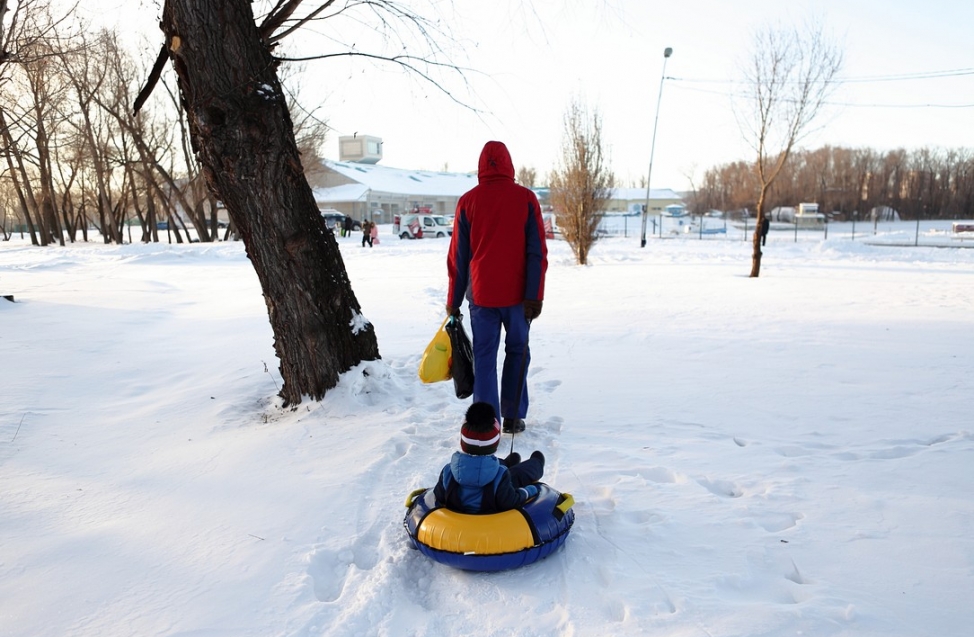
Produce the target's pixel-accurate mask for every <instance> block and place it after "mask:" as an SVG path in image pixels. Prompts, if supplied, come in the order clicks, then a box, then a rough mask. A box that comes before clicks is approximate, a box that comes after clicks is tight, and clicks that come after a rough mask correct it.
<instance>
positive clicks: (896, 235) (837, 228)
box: [598, 215, 974, 246]
mask: <svg viewBox="0 0 974 637" xmlns="http://www.w3.org/2000/svg"><path fill="white" fill-rule="evenodd" d="M754 222H755V220H754V219H741V220H731V219H722V218H719V217H690V216H686V217H665V216H660V215H655V216H650V217H649V218H648V219H647V223H646V237H647V239H680V240H699V241H751V240H752V239H753V237H754ZM972 225H974V221H959V220H933V221H920V220H914V221H878V220H877V221H859V220H852V221H838V222H830V223H826V224H824V226H822V227H820V228H803V227H801V226H798V225H797V224H794V225H792V224H788V225H787V227H786V226H785V225H784V224H781V223H776V224H774V226H773V227H772V229H771V230H770V231H769V232H768V239H767V241H768V242H769V243H780V242H785V241H787V242H794V243H797V242H805V241H825V240H827V239H844V240H849V241H866V242H869V243H884V244H889V245H917V246H920V245H931V246H953V245H961V246H963V245H967V246H970V244H971V243H972V242H971V241H966V242H965V241H963V240H962V239H964V238H967V239H971V238H972V234H974V233H967V232H964V233H959V232H956V231H955V230H954V228H955V227H963V228H967V227H970V226H972ZM598 231H599V234H600V235H601V236H604V237H629V238H632V239H633V240H636V241H638V240H639V239H640V237H641V233H642V217H641V216H639V215H605V216H604V217H603V218H602V221H601V222H600V223H599V228H598Z"/></svg>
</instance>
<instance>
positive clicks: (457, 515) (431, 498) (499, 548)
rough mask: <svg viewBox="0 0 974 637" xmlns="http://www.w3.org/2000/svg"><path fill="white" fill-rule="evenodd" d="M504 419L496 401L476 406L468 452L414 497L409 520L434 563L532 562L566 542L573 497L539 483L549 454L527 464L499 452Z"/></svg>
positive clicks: (416, 541)
mask: <svg viewBox="0 0 974 637" xmlns="http://www.w3.org/2000/svg"><path fill="white" fill-rule="evenodd" d="M500 438H501V427H500V423H498V422H497V418H496V415H495V414H494V408H493V407H492V406H491V405H490V404H488V403H474V404H473V405H471V406H470V409H468V410H467V414H466V418H465V420H464V423H463V426H462V427H461V429H460V451H458V452H455V453H454V454H453V457H452V458H451V460H450V463H449V464H448V465H446V466H445V467H443V470H442V471H441V472H440V477H439V480H438V481H437V483H436V486H435V487H434V488H433V489H418V490H416V491H414V492H413V493H411V494H410V496H409V498H408V499H407V501H406V507H407V508H408V509H409V512H408V513H407V514H406V519H405V521H404V525H405V527H406V531H407V532H408V533H409V537H410V539H411V540H412V542H413V545H414V546H415V547H416V548H418V549H420V551H422V552H423V553H424V554H425V555H427V556H429V557H431V558H433V559H434V560H436V561H438V562H441V563H443V564H447V565H449V566H454V567H457V568H462V569H466V570H482V571H496V570H503V569H508V568H514V567H516V566H522V565H524V564H529V563H531V562H534V561H536V560H538V559H541V558H542V557H545V556H547V555H548V554H549V553H551V552H552V551H554V550H555V549H557V548H558V547H559V546H561V545H562V544H563V543H564V541H565V539H566V537H567V535H568V531H569V530H570V529H571V526H572V523H573V522H574V520H575V514H574V511H572V510H571V506H572V504H573V500H572V497H571V495H568V494H561V493H558V492H557V491H555V490H554V489H551V488H550V487H549V486H548V485H546V484H543V483H539V482H538V480H540V479H541V477H542V475H543V474H544V455H542V454H541V452H540V451H535V452H534V453H532V454H531V457H530V458H529V459H528V460H525V461H524V462H521V459H520V455H519V454H517V453H512V454H511V455H510V456H508V457H507V458H505V459H504V460H503V461H502V460H498V459H497V458H496V457H495V456H494V455H493V454H494V452H495V451H497V445H498V443H499V442H500Z"/></svg>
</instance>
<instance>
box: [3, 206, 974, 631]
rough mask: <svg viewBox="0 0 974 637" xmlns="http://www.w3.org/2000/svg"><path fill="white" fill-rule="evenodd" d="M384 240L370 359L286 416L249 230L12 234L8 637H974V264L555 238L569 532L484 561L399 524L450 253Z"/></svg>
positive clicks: (551, 372)
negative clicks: (492, 568) (239, 239)
mask: <svg viewBox="0 0 974 637" xmlns="http://www.w3.org/2000/svg"><path fill="white" fill-rule="evenodd" d="M384 230H385V231H386V232H384V234H383V235H382V241H381V243H380V244H379V245H377V246H376V247H375V248H373V249H371V250H370V249H367V248H361V247H360V245H359V237H358V236H357V235H353V236H352V237H351V238H348V239H340V240H339V241H340V243H341V247H342V252H343V256H344V258H345V262H346V265H347V268H348V271H349V275H350V277H351V280H352V283H353V287H354V289H355V292H356V294H357V295H358V298H359V300H360V302H361V304H362V307H363V310H364V312H365V314H366V316H367V317H368V318H369V319H370V320H371V321H372V322H373V323H374V325H375V327H376V333H377V334H378V338H379V347H380V351H381V353H382V360H381V361H377V362H372V363H365V364H363V365H361V366H360V367H359V368H356V369H354V370H352V371H350V372H348V373H347V374H346V375H345V376H344V377H343V378H342V381H341V384H340V385H339V386H338V387H337V388H335V389H334V390H333V391H331V392H330V393H329V394H328V395H327V397H326V399H325V400H324V401H322V402H321V403H316V402H305V403H303V404H301V405H300V407H299V408H298V409H297V410H295V411H282V410H280V409H279V408H278V406H277V405H278V401H277V399H276V398H275V395H276V392H277V390H278V387H279V386H280V378H279V375H278V371H277V360H276V358H275V357H274V353H273V349H272V344H271V338H272V335H271V330H270V326H269V324H268V320H267V316H266V308H265V305H264V303H263V300H262V298H261V294H260V289H259V286H258V282H257V277H256V275H255V274H254V272H253V269H252V267H251V265H250V262H249V261H248V260H247V258H246V256H245V255H244V252H243V246H242V245H241V244H239V243H225V244H216V245H206V244H192V245H182V246H176V245H172V246H171V245H165V244H163V245H125V246H105V245H101V244H86V245H74V246H70V247H67V248H45V249H41V248H35V247H30V246H29V245H25V244H24V243H23V242H21V241H19V239H18V240H17V241H12V242H7V243H0V294H13V295H14V296H15V298H16V301H17V302H16V303H7V302H5V301H3V300H2V299H0V635H3V636H4V637H8V636H18V637H19V636H23V637H43V636H50V637H55V636H56V637H63V636H67V635H71V636H74V637H95V636H97V637H105V636H115V635H125V636H128V635H140V636H148V635H166V636H173V637H175V636H180V637H190V636H192V637H204V636H234V637H237V636H245V637H246V636H254V637H266V636H278V635H279V636H285V635H286V636H308V637H311V636H319V635H343V636H344V635H347V636H353V635H354V636H358V635H388V636H412V635H417V636H419V635H429V636H433V635H519V636H550V635H576V636H577V635H593V636H594V635H600V636H601V635H633V636H635V635H658V636H664V635H671V636H677V635H679V636H687V637H691V636H697V635H699V636H710V637H717V636H738V635H741V636H743V635H748V636H750V635H776V636H777V635H781V636H792V635H806V636H809V635H815V636H822V635H850V636H851V635H855V636H864V635H865V636H883V637H918V636H931V637H946V636H960V635H968V634H970V631H971V626H972V625H974V604H972V600H974V486H972V485H974V433H972V432H974V424H972V423H974V416H972V405H974V358H972V354H974V341H972V338H974V330H972V327H974V250H948V249H938V248H930V247H919V248H912V247H911V248H904V247H895V248H894V247H882V246H874V245H867V244H865V243H863V242H862V241H860V240H859V237H857V240H856V241H852V240H851V237H849V236H847V234H843V233H842V232H839V231H832V230H830V234H829V239H828V240H827V241H824V242H823V241H810V240H801V241H798V242H793V241H789V240H788V238H787V237H785V236H781V237H778V236H772V237H771V240H770V241H769V245H768V247H767V248H766V252H765V258H764V262H763V268H762V276H761V278H759V279H751V278H748V277H747V274H748V272H749V270H750V246H749V244H748V242H747V241H732V240H723V241H722V240H703V241H699V240H690V239H679V238H678V239H675V240H664V241H661V240H658V239H656V240H653V241H650V243H649V244H648V245H647V247H646V248H644V249H640V248H639V246H638V239H636V238H635V237H630V238H610V239H606V240H604V241H602V242H600V243H599V244H597V245H596V247H595V249H594V250H593V252H592V254H591V264H590V265H589V266H587V267H579V266H576V265H574V264H573V261H572V258H571V254H570V251H569V250H568V247H567V246H566V245H565V244H564V243H562V242H551V243H550V249H551V259H550V260H551V265H550V269H549V272H548V286H547V295H546V300H545V307H544V313H543V314H542V316H541V317H540V318H539V319H538V320H537V321H536V322H535V323H534V325H533V327H532V333H531V344H532V356H533V359H534V362H533V365H532V368H531V372H530V377H529V388H530V392H531V397H532V409H531V413H530V414H529V417H528V430H527V432H526V433H525V434H523V435H519V436H518V437H517V439H516V440H514V447H515V449H517V450H519V451H521V452H525V451H530V450H532V449H535V448H537V449H541V450H542V451H544V453H545V455H546V456H547V457H548V466H547V473H546V478H545V479H546V481H547V482H548V483H549V484H551V485H553V486H555V487H556V488H558V489H560V490H562V491H568V492H570V493H572V494H573V495H574V497H575V500H576V506H575V511H576V514H577V518H576V523H575V527H574V529H573V531H572V533H571V535H570V536H569V538H568V541H567V542H566V544H565V546H564V547H563V548H562V550H560V551H559V552H557V553H555V554H554V555H552V556H551V557H549V558H548V559H546V560H543V561H541V562H538V563H536V564H533V565H530V566H527V567H524V568H522V569H519V570H516V571H510V572H503V573H496V574H480V573H466V572H460V571H455V570H451V569H449V568H447V567H444V566H441V565H438V564H435V563H433V562H431V561H429V560H427V559H426V558H425V557H423V556H422V555H421V554H420V553H419V552H417V551H413V550H410V549H409V548H408V547H407V544H406V541H405V532H404V530H403V527H402V525H401V522H402V517H403V514H404V513H405V509H404V508H403V500H404V498H405V496H406V494H407V493H408V492H409V491H410V490H412V489H414V488H416V487H419V486H423V485H430V484H431V483H432V481H433V480H434V479H435V476H436V474H437V472H438V471H439V469H440V467H441V466H442V464H443V463H445V462H446V461H447V459H448V457H449V455H450V454H451V453H452V451H453V450H454V449H455V448H456V447H457V443H458V428H459V422H460V419H461V416H462V414H463V411H464V409H465V406H466V404H467V401H459V400H457V399H456V398H455V397H454V396H453V394H452V385H451V384H449V383H439V384H436V385H429V386H427V385H422V384H421V383H420V382H419V380H418V378H417V375H416V368H417V364H418V362H419V357H420V354H421V352H422V351H423V348H424V347H425V345H426V343H427V342H428V340H429V339H430V338H431V337H432V335H433V332H434V331H435V329H436V328H437V326H438V325H439V323H440V320H441V318H442V311H443V310H442V308H443V304H444V300H445V299H444V295H445V289H446V272H445V264H444V261H445V255H446V250H447V241H446V240H422V241H400V240H398V239H394V238H391V237H390V235H389V234H388V229H387V228H386V229H384ZM911 231H912V227H911V226H910V224H908V223H907V224H904V227H903V233H904V236H912V235H911V234H910V233H911ZM925 232H926V229H925ZM510 445H511V440H510V436H505V440H504V442H503V443H502V449H503V450H504V451H505V452H506V451H507V450H508V449H509V447H510Z"/></svg>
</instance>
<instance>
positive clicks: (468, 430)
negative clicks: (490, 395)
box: [460, 403, 501, 456]
mask: <svg viewBox="0 0 974 637" xmlns="http://www.w3.org/2000/svg"><path fill="white" fill-rule="evenodd" d="M500 441H501V424H500V423H499V422H497V416H496V415H494V407H493V406H492V405H491V404H490V403H474V404H472V405H470V408H469V409H468V410H467V415H466V418H465V419H464V422H463V426H462V427H460V449H461V450H462V451H463V452H464V453H469V454H471V455H474V456H486V455H489V454H492V453H494V452H495V451H497V445H498V444H499V443H500Z"/></svg>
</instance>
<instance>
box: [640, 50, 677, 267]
mask: <svg viewBox="0 0 974 637" xmlns="http://www.w3.org/2000/svg"><path fill="white" fill-rule="evenodd" d="M671 55H673V49H672V48H671V47H666V48H665V49H663V75H662V77H660V78H659V97H657V98H656V119H655V120H654V121H653V141H652V142H651V143H650V145H649V172H648V173H647V174H646V206H645V207H644V208H643V232H642V237H641V243H640V246H639V247H640V248H645V247H646V220H647V218H648V217H649V185H650V182H651V180H652V178H653V152H654V151H655V150H656V126H657V124H659V105H660V102H661V101H662V100H663V81H664V80H666V60H668V59H669V57H670V56H671Z"/></svg>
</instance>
